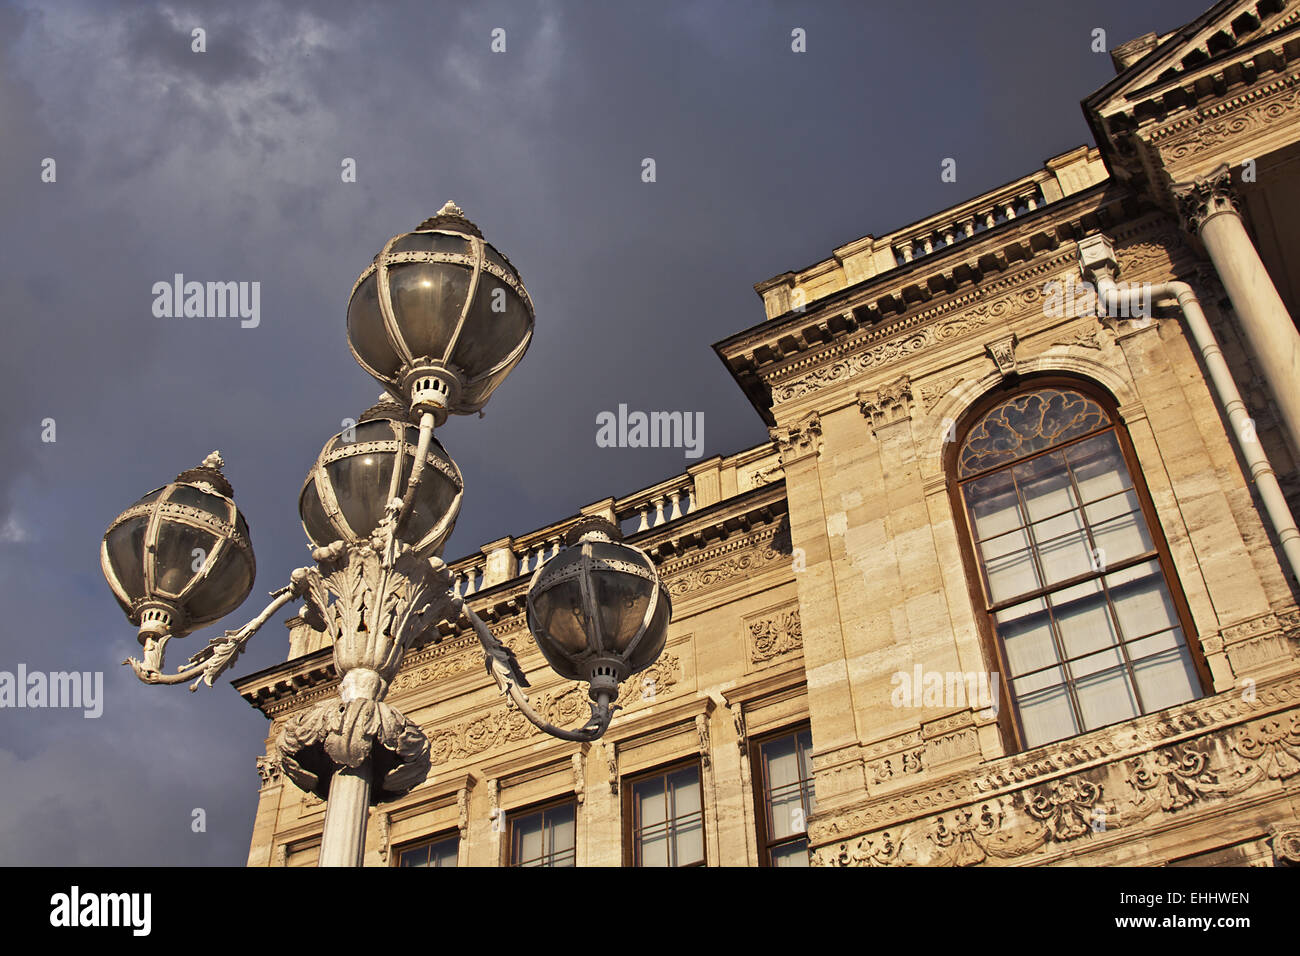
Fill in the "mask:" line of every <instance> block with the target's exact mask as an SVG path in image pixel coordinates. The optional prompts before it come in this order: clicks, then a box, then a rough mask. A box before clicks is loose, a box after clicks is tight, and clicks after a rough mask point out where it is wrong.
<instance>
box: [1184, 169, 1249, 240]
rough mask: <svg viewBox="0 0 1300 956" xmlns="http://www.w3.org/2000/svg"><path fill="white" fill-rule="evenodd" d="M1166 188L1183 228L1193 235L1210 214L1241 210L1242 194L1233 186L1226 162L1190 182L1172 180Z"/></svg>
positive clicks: (1238, 211) (1198, 230)
mask: <svg viewBox="0 0 1300 956" xmlns="http://www.w3.org/2000/svg"><path fill="white" fill-rule="evenodd" d="M1169 190H1170V192H1171V193H1172V195H1173V197H1174V203H1175V204H1176V205H1177V207H1178V218H1179V219H1180V220H1181V221H1182V224H1183V228H1184V229H1186V230H1187V231H1188V232H1190V233H1191V234H1192V235H1197V234H1198V233H1199V232H1200V231H1201V228H1202V227H1203V226H1204V225H1205V223H1206V221H1207V220H1208V219H1209V218H1210V217H1211V216H1217V215H1218V214H1219V213H1224V212H1231V213H1238V214H1239V213H1240V211H1241V196H1240V195H1239V194H1238V192H1237V190H1236V189H1235V188H1234V187H1233V185H1232V169H1231V168H1230V167H1229V166H1228V164H1227V163H1224V164H1223V165H1221V166H1219V167H1218V168H1217V169H1214V170H1212V171H1211V172H1209V173H1207V174H1206V175H1204V176H1197V177H1196V178H1195V179H1194V180H1192V181H1191V182H1189V183H1174V184H1172V185H1171V186H1170V187H1169Z"/></svg>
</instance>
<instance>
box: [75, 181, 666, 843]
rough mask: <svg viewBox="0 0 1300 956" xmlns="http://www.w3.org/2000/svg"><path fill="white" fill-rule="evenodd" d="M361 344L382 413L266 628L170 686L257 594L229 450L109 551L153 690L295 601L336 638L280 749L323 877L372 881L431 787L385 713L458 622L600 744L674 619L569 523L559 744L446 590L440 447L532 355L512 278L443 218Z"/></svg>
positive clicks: (384, 282)
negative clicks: (304, 795)
mask: <svg viewBox="0 0 1300 956" xmlns="http://www.w3.org/2000/svg"><path fill="white" fill-rule="evenodd" d="M347 330H348V345H349V348H350V349H351V351H352V354H353V356H354V357H355V358H356V360H357V362H358V363H359V364H360V365H361V367H362V368H363V369H365V370H366V371H367V372H369V373H370V374H371V375H372V376H374V377H375V378H376V379H377V380H378V381H379V382H380V383H381V384H382V385H383V386H384V388H385V390H386V392H387V394H386V395H385V396H383V397H381V400H380V401H379V403H377V404H376V405H375V406H374V407H373V408H371V409H369V410H367V411H366V412H364V413H363V414H362V415H361V416H360V417H359V419H358V420H357V424H356V425H355V426H352V427H350V428H348V429H345V430H344V431H343V432H340V433H339V434H338V435H335V436H334V437H333V438H331V439H330V440H329V441H328V442H326V443H325V446H324V448H323V449H322V450H321V453H320V455H319V456H318V457H317V459H316V462H315V464H314V465H313V466H312V469H311V472H310V473H309V474H308V476H307V479H306V481H305V482H304V484H303V488H302V491H301V493H300V495H299V500H298V505H299V513H300V515H301V518H302V525H303V529H304V530H305V531H306V533H307V537H308V538H309V539H310V541H311V543H312V545H313V549H312V552H311V556H312V559H313V561H314V562H315V564H314V565H313V566H309V567H303V568H298V569H297V570H295V571H293V572H292V574H291V575H290V578H289V584H288V585H286V586H285V587H283V588H280V589H279V590H277V591H273V592H272V593H271V598H272V601H271V603H270V604H268V605H267V606H266V608H265V609H264V610H263V611H262V612H261V613H260V614H258V615H257V616H256V617H255V618H253V619H252V620H251V621H249V622H248V623H247V624H245V625H244V626H243V627H240V628H238V629H236V630H228V631H226V632H225V633H224V634H222V635H221V636H220V637H215V638H213V639H211V640H210V641H209V642H208V644H207V646H206V647H204V648H203V649H201V650H200V651H199V652H198V653H197V654H195V655H194V656H193V657H191V658H190V660H189V662H188V663H187V664H186V665H185V666H183V667H181V668H179V669H178V670H177V671H175V672H173V673H166V672H165V671H164V669H163V668H164V656H165V655H164V651H165V648H166V645H167V643H168V642H169V641H170V640H171V639H172V638H176V637H183V636H184V635H185V634H187V633H189V632H190V631H192V630H195V629H196V628H198V627H202V626H203V625H205V624H209V623H212V622H214V621H216V620H219V619H220V618H221V617H223V616H225V615H226V614H228V613H229V612H230V611H232V610H233V609H234V608H236V607H238V606H239V604H241V603H242V602H243V600H244V599H245V598H246V597H247V596H248V593H249V591H250V590H251V589H252V583H253V577H254V574H255V565H254V562H253V550H252V544H251V542H250V540H249V535H248V526H247V524H246V523H245V521H244V518H243V516H242V515H241V514H240V513H239V510H238V508H237V507H236V506H235V503H234V499H233V491H232V489H231V487H230V483H229V482H228V481H227V480H226V478H225V476H224V475H223V474H222V473H221V468H222V465H223V464H224V463H223V462H222V460H221V456H220V455H219V454H218V453H216V452H213V453H212V454H211V455H209V456H208V457H207V458H206V459H205V460H204V461H203V463H202V464H201V465H200V466H198V467H197V468H193V469H190V470H189V471H186V472H182V473H181V474H180V475H179V476H178V477H177V479H176V481H175V482H173V483H172V484H169V485H166V486H164V487H163V488H160V489H158V490H157V491H154V492H151V493H150V494H148V495H146V496H145V497H144V498H142V499H140V500H139V501H138V502H136V503H135V504H134V505H132V506H131V507H130V508H128V509H127V510H126V511H124V512H123V513H122V514H121V515H119V516H118V517H117V518H116V519H114V521H113V523H112V524H111V525H110V526H109V529H108V531H107V533H106V534H105V535H104V542H103V545H102V548H101V562H102V565H103V570H104V575H105V577H106V578H107V579H108V583H109V586H110V587H111V588H112V590H113V594H114V596H115V597H116V598H117V600H118V603H119V604H120V605H121V606H122V608H123V610H124V611H125V612H126V614H127V617H128V619H129V620H130V621H131V623H132V624H134V625H136V627H138V628H139V638H140V642H141V643H142V644H143V645H144V654H143V660H136V659H135V658H131V659H129V660H127V661H125V662H124V663H127V664H129V665H130V666H131V667H132V669H133V670H134V671H135V673H136V675H137V676H138V677H139V678H140V680H142V681H143V682H145V683H147V684H179V683H185V682H191V681H192V682H193V683H192V684H191V686H190V689H191V690H195V689H197V687H198V685H199V683H200V682H202V683H205V684H207V685H208V686H209V687H211V686H212V684H213V682H214V681H215V680H216V678H217V677H218V676H220V675H221V674H222V673H223V672H224V671H225V670H226V669H228V668H229V667H230V666H231V665H232V664H233V663H234V661H235V659H236V658H237V657H238V655H239V654H240V652H241V651H242V650H243V649H244V646H245V645H246V643H247V642H248V640H249V639H250V638H251V637H252V636H253V634H255V633H256V632H257V630H258V629H259V628H260V627H261V626H262V625H263V624H264V623H266V621H267V620H269V619H270V617H271V616H272V615H274V614H275V613H276V611H278V610H279V609H280V608H281V607H283V606H284V605H285V604H287V603H289V602H290V601H293V600H297V599H302V602H303V605H302V607H301V609H300V610H299V612H298V613H299V617H301V618H302V619H303V620H304V621H305V622H306V623H307V624H309V625H310V626H311V627H313V628H315V629H316V630H318V631H322V632H325V633H327V634H328V636H329V639H330V641H331V643H332V644H333V653H334V669H335V671H336V672H337V673H338V676H339V679H340V680H339V693H338V697H337V698H335V699H332V700H324V701H320V702H318V703H316V704H315V705H313V706H312V707H310V708H308V709H307V710H305V711H302V712H300V713H299V714H298V715H296V716H295V717H294V718H293V719H292V720H290V721H288V722H287V723H286V724H285V726H284V728H283V730H282V731H281V733H280V735H279V737H278V738H277V740H276V743H275V748H274V749H275V756H276V757H277V758H278V759H279V761H280V764H281V766H282V768H283V770H284V773H285V776H287V777H288V778H289V779H290V780H292V781H293V782H294V783H295V784H296V785H297V786H299V787H300V788H302V789H303V790H306V791H308V792H310V793H315V794H317V795H318V796H320V797H321V798H322V799H325V800H327V807H326V813H325V828H324V833H323V834H322V838H321V855H320V865H321V866H359V865H360V864H361V861H362V853H363V849H364V845H365V831H366V820H367V816H368V808H369V806H371V805H373V804H376V803H380V802H383V801H386V800H391V799H394V798H395V797H398V796H401V795H402V794H405V793H407V792H409V791H410V790H411V789H412V788H413V787H416V786H418V785H419V784H420V783H421V782H423V781H424V779H425V777H426V776H427V775H428V772H429V766H430V762H429V744H428V738H427V737H426V736H425V734H424V732H423V730H421V729H420V727H418V726H417V725H416V724H414V723H413V722H412V721H410V720H409V719H408V718H407V717H406V716H405V715H403V714H402V713H401V712H400V711H398V710H397V709H396V708H394V707H392V706H391V705H390V704H388V703H387V702H386V701H385V700H384V698H385V696H386V695H387V693H388V688H389V685H390V684H391V682H392V680H393V678H394V677H395V676H396V675H397V672H398V670H399V668H400V667H401V663H402V657H403V655H404V654H405V652H406V650H407V649H408V648H409V647H410V646H411V645H412V644H413V643H414V642H415V640H416V639H417V638H418V637H419V636H420V635H421V634H423V633H424V632H425V631H427V630H428V629H430V628H432V627H435V626H436V625H437V624H438V622H439V621H443V620H446V621H450V622H452V623H455V622H456V621H458V620H460V619H461V617H464V618H465V619H466V620H467V621H468V622H469V624H470V626H471V628H472V629H473V631H474V633H475V634H476V635H477V636H478V638H479V641H480V643H481V644H482V646H483V651H484V659H485V661H486V664H487V668H488V672H489V673H490V674H491V675H492V677H493V679H494V680H495V681H496V683H497V685H498V686H499V687H500V689H501V691H502V693H503V694H505V695H507V696H508V697H509V698H510V700H511V702H512V703H513V704H514V705H515V706H517V707H518V708H519V709H520V711H521V712H522V713H523V714H524V715H525V716H526V717H527V718H528V719H529V720H530V721H532V722H533V723H534V724H536V725H537V726H538V727H540V728H541V729H542V730H545V731H546V732H547V733H549V734H552V735H553V736H556V737H560V738H563V739H565V740H577V741H589V740H595V739H597V738H599V737H600V736H601V735H603V734H604V732H605V730H606V729H607V728H608V726H609V722H610V720H611V718H612V716H613V711H614V709H615V708H614V706H613V704H612V701H613V700H615V699H616V698H617V696H618V687H619V684H620V682H622V681H623V680H626V679H627V678H628V677H630V676H632V675H633V674H636V673H639V672H640V671H642V670H645V669H646V668H647V667H649V666H650V665H651V664H653V663H654V662H655V660H657V659H658V657H659V655H660V654H661V653H662V651H663V647H664V642H665V640H666V638H667V633H668V622H669V619H670V617H671V614H672V607H671V603H670V601H669V598H668V592H667V590H666V589H665V588H664V587H663V584H662V582H661V581H660V580H659V576H658V573H657V571H656V570H655V566H654V562H653V561H652V560H651V559H650V557H649V556H648V555H647V554H646V553H645V552H644V551H641V550H640V549H639V548H635V547H632V546H631V545H627V544H624V543H623V542H622V541H620V540H619V539H620V538H621V537H622V536H621V534H620V533H619V531H618V529H617V527H615V526H614V525H613V524H612V523H610V522H607V521H601V520H593V519H590V518H586V519H581V520H580V521H578V522H577V523H576V524H575V526H574V527H573V528H572V529H571V530H570V533H569V535H568V536H567V537H566V544H567V545H568V547H566V549H565V550H563V551H561V552H560V553H559V554H557V555H555V556H554V557H552V558H551V560H550V561H549V562H547V563H546V564H545V565H544V566H542V567H540V568H538V569H537V570H536V571H535V572H534V574H533V577H532V581H531V582H530V585H529V590H528V625H529V629H530V631H532V633H533V636H534V639H535V640H536V641H537V643H538V646H539V648H540V649H541V651H542V654H543V655H544V656H545V658H546V660H547V661H548V662H549V663H550V665H551V666H552V668H554V669H555V671H556V672H557V673H559V674H560V675H561V676H562V677H565V678H568V679H570V680H582V681H585V682H587V683H588V685H589V692H588V694H589V697H590V698H591V718H590V719H589V720H588V721H587V722H586V723H585V724H584V725H583V726H582V727H580V728H577V729H574V730H566V729H563V728H559V727H555V726H553V725H551V724H550V723H548V722H547V721H545V720H544V719H543V718H542V717H541V715H539V714H538V713H537V712H536V711H535V710H534V709H533V707H532V706H531V705H530V703H529V701H528V697H527V695H526V694H525V693H524V691H523V688H525V687H527V686H528V681H527V679H526V678H525V677H524V674H523V672H522V670H521V669H520V667H519V663H518V661H517V660H516V659H515V656H514V654H513V653H512V652H511V651H510V649H509V648H507V647H506V646H505V645H504V644H502V643H501V642H500V641H499V640H498V639H497V638H496V637H495V636H493V634H492V633H491V631H489V630H488V628H487V626H486V625H485V624H484V623H483V621H482V620H481V619H480V618H479V617H478V615H476V614H475V613H474V611H473V610H472V609H471V608H470V607H469V605H468V604H466V603H465V602H464V600H463V599H462V598H461V597H460V596H459V595H457V594H456V593H455V591H454V590H453V588H452V576H451V573H450V571H449V569H448V567H447V565H446V564H445V563H444V562H443V560H442V557H441V555H442V550H443V546H444V545H445V543H446V540H447V538H448V537H449V536H450V534H451V531H452V528H453V526H454V525H455V522H456V518H457V516H458V515H459V513H460V505H461V497H462V494H463V491H464V481H463V479H462V477H461V473H460V469H459V468H457V467H456V463H455V462H454V461H453V460H452V459H451V457H450V456H449V455H448V454H447V452H446V451H445V449H444V448H443V447H442V445H441V444H440V443H439V442H438V441H437V440H436V439H435V438H434V437H433V431H434V428H435V427H436V426H438V425H442V424H443V423H444V422H445V421H446V420H447V416H448V415H466V414H472V413H475V412H481V410H482V408H483V406H484V405H485V404H486V403H487V401H488V399H489V398H490V397H491V394H492V392H493V391H494V390H495V389H496V387H497V386H498V385H500V384H501V382H502V381H504V379H505V377H506V376H507V375H508V374H509V373H510V371H511V370H512V369H513V368H514V367H515V366H516V365H517V364H519V361H520V359H522V358H523V355H524V352H525V351H526V350H527V348H528V345H529V342H530V341H531V340H532V335H533V305H532V300H531V299H530V298H529V296H528V292H527V290H526V289H525V288H524V285H523V282H522V280H521V279H520V278H519V273H518V271H517V270H516V269H515V268H514V266H513V265H511V264H510V261H509V260H508V259H506V257H505V256H504V255H502V254H501V253H499V252H498V251H497V250H496V249H494V248H493V247H492V246H491V245H489V244H488V243H487V242H486V241H484V239H483V235H482V233H481V232H480V231H479V230H478V227H476V226H475V225H474V224H473V223H471V222H470V221H469V220H467V219H466V218H465V216H464V214H463V213H462V212H461V210H460V209H459V208H457V207H456V206H455V205H454V204H452V203H447V204H446V205H445V206H443V208H442V209H440V210H439V211H438V213H437V215H435V216H434V217H432V218H430V219H427V220H425V221H424V222H423V223H421V224H420V226H419V227H418V228H416V229H415V230H414V231H413V232H410V233H406V234H403V235H400V236H396V237H394V238H393V239H390V240H389V241H388V242H387V243H386V244H385V245H384V248H383V250H382V251H381V252H380V253H379V255H377V256H376V257H375V260H374V262H373V263H372V264H371V265H370V266H369V267H367V269H366V270H365V271H364V272H362V274H361V276H360V278H358V280H357V282H356V284H355V285H354V286H353V290H352V296H351V299H350V301H349V304H348V313H347Z"/></svg>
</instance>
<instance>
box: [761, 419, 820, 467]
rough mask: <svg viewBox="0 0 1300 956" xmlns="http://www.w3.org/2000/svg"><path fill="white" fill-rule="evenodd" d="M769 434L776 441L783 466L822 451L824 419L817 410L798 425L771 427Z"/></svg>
mask: <svg viewBox="0 0 1300 956" xmlns="http://www.w3.org/2000/svg"><path fill="white" fill-rule="evenodd" d="M768 434H769V435H771V436H772V441H774V442H776V446H777V451H778V453H779V454H780V456H781V464H782V466H785V465H788V464H790V463H791V462H793V461H798V460H799V459H801V458H805V457H807V456H808V455H821V453H822V419H821V416H820V415H818V414H817V413H816V412H813V413H812V414H811V415H808V416H807V417H806V418H805V419H804V420H803V421H802V422H800V423H799V424H797V425H792V426H789V427H786V428H782V427H780V426H777V427H775V428H769V429H768Z"/></svg>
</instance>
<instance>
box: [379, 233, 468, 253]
mask: <svg viewBox="0 0 1300 956" xmlns="http://www.w3.org/2000/svg"><path fill="white" fill-rule="evenodd" d="M389 252H452V253H459V254H461V255H469V241H468V240H467V239H462V238H461V237H460V236H449V235H447V234H446V233H441V232H412V233H408V234H407V235H405V236H402V238H400V239H398V240H397V241H396V242H395V243H393V248H392V249H390V250H389Z"/></svg>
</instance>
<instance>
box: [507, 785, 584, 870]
mask: <svg viewBox="0 0 1300 956" xmlns="http://www.w3.org/2000/svg"><path fill="white" fill-rule="evenodd" d="M576 838H577V805H576V804H575V803H574V802H573V801H572V800H569V801H566V802H564V803H559V804H554V805H552V806H549V807H542V808H541V809H539V810H534V811H531V812H526V813H521V814H519V815H517V816H512V817H511V818H510V865H511V866H577V850H576V847H577V839H576Z"/></svg>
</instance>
